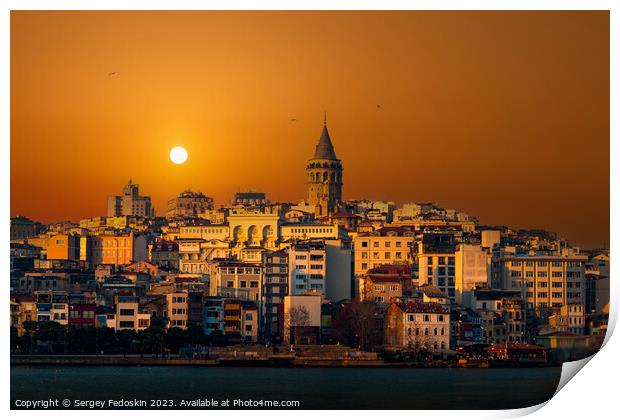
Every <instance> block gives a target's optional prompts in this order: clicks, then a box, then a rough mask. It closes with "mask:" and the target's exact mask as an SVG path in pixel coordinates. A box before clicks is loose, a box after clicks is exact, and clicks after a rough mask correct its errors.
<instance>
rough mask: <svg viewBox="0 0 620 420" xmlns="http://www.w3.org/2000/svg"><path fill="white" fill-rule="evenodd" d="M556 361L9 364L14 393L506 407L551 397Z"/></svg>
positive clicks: (307, 404)
mask: <svg viewBox="0 0 620 420" xmlns="http://www.w3.org/2000/svg"><path fill="white" fill-rule="evenodd" d="M560 373H561V368H522V369H403V368H400V369H399V368H393V369H392V368H380V369H372V368H246V367H239V368H236V367H167V366H152V367H108V366H103V367H95V366H85V367H73V366H61V367H56V366H49V367H48V366H46V367H42V366H11V405H12V406H13V407H14V404H15V400H17V399H21V400H37V399H47V398H58V399H60V400H62V399H65V398H68V399H71V400H73V399H82V400H89V399H92V400H107V399H134V398H137V399H144V400H149V399H173V400H176V401H177V402H178V401H180V400H181V399H185V400H192V399H203V398H214V399H217V400H223V399H227V398H228V399H231V400H232V399H235V398H240V399H243V400H247V399H252V400H258V399H264V400H298V401H300V406H299V408H301V409H502V408H503V409H507V408H520V407H526V406H531V405H535V404H539V403H542V402H544V401H546V400H548V399H550V398H551V397H552V396H553V394H554V392H555V389H556V387H557V385H558V382H559V380H560Z"/></svg>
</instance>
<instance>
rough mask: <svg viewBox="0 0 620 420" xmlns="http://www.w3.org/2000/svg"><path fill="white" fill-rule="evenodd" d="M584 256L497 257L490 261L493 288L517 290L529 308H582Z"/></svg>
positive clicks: (583, 301)
mask: <svg viewBox="0 0 620 420" xmlns="http://www.w3.org/2000/svg"><path fill="white" fill-rule="evenodd" d="M587 260H588V257H587V256H585V255H579V254H569V253H566V254H564V255H545V254H528V255H514V254H513V255H510V254H508V255H506V254H504V255H501V254H500V255H499V256H497V257H495V258H494V259H493V262H492V284H493V287H494V288H500V289H504V290H518V291H520V292H521V295H522V297H523V299H524V301H525V302H526V304H527V307H528V308H529V309H536V310H540V309H541V308H561V307H562V306H565V305H568V304H582V305H585V298H586V275H585V264H586V262H587Z"/></svg>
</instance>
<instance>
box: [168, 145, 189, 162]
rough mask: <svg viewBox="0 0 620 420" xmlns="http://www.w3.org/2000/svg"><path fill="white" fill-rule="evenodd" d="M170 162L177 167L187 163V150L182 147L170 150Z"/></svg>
mask: <svg viewBox="0 0 620 420" xmlns="http://www.w3.org/2000/svg"><path fill="white" fill-rule="evenodd" d="M170 160H171V161H172V162H173V163H176V164H177V165H181V164H183V163H185V161H186V160H187V150H185V148H184V147H181V146H177V147H174V148H172V150H170Z"/></svg>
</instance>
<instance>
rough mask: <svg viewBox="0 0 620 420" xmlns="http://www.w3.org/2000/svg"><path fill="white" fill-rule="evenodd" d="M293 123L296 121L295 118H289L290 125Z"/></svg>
mask: <svg viewBox="0 0 620 420" xmlns="http://www.w3.org/2000/svg"><path fill="white" fill-rule="evenodd" d="M295 121H297V118H291V119H290V120H289V122H292V123H294V122H295Z"/></svg>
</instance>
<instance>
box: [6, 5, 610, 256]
mask: <svg viewBox="0 0 620 420" xmlns="http://www.w3.org/2000/svg"><path fill="white" fill-rule="evenodd" d="M12 19H13V22H12V25H11V33H12V37H11V73H12V80H11V109H12V112H11V127H12V134H11V215H16V214H23V215H26V216H28V217H31V218H33V219H36V220H40V221H42V222H51V221H60V220H67V219H69V220H78V219H80V218H85V217H91V216H97V215H103V214H105V199H106V197H107V196H108V195H112V194H114V193H116V192H117V191H118V190H119V189H120V188H121V187H122V185H124V184H125V183H126V181H127V179H128V178H132V179H133V180H134V181H136V182H137V183H138V184H140V186H141V190H142V192H143V194H146V195H150V196H152V197H153V204H154V207H155V209H156V212H157V213H158V214H163V212H164V211H165V205H166V202H167V200H169V199H171V198H173V197H175V196H177V195H178V194H179V193H180V192H181V191H183V190H184V189H186V188H190V189H192V190H200V191H202V192H203V193H205V194H206V195H208V196H211V197H214V198H215V200H216V203H218V204H221V203H225V202H229V201H230V199H231V197H232V195H233V194H234V192H236V191H238V190H247V189H254V190H260V191H264V192H265V193H266V194H267V196H268V198H270V199H271V200H272V201H288V202H299V201H301V200H303V198H304V189H305V183H304V172H303V167H304V166H305V164H306V163H307V160H308V159H309V158H310V157H311V155H312V151H313V148H314V145H315V142H316V139H317V138H318V135H319V128H320V121H321V119H322V113H323V111H324V110H327V112H328V123H329V126H330V132H331V135H332V139H333V141H334V145H335V148H336V152H337V154H338V157H339V158H340V159H342V161H343V162H344V167H345V169H344V187H343V198H344V199H345V200H351V199H362V198H369V199H380V200H386V201H395V202H396V203H398V204H402V203H406V202H427V201H430V202H436V203H438V204H439V205H441V206H443V207H448V208H454V209H457V210H462V211H465V212H467V213H468V214H472V215H475V216H477V217H479V219H480V222H481V223H483V224H488V225H506V226H510V227H513V228H541V229H546V230H549V231H552V232H557V233H558V234H559V235H560V236H562V237H565V238H567V239H568V240H569V241H571V242H572V243H574V244H576V245H580V246H582V247H590V248H593V247H602V246H605V245H606V244H608V241H609V57H608V47H609V22H608V13H605V12H587V13H586V12H580V13H570V12H549V13H546V12H537V13H536V14H528V13H527V12H514V13H512V12H511V13H499V12H484V13H483V12H470V13H433V12H416V13H401V12H399V13H389V12H372V13H371V12H367V13H364V12H315V13H310V12H308V13H292V12H291V13H283V12H272V13H269V12H258V13H255V12H253V13H252V14H247V13H243V12H235V13H232V12H209V13H194V12H191V13H183V12H174V13H167V12H160V13H157V12H148V13H146V12H142V13H141V12H104V13H97V14H89V13H88V12H55V13H54V14H50V13H45V12H14V13H13V15H12ZM111 22H114V24H111ZM267 22H269V23H271V25H266V23H267ZM318 22H321V23H322V24H324V25H325V26H326V29H325V31H323V32H322V33H321V34H317V33H316V32H315V31H314V30H313V29H314V28H316V27H317V26H316V25H317V23H318ZM371 22H372V27H373V30H372V31H369V30H368V27H369V24H370V23H371ZM59 25H61V26H63V27H69V28H72V31H73V32H72V34H73V35H72V36H71V37H65V36H64V34H63V33H59V32H57V31H55V29H54V28H56V27H59ZM239 27H244V28H245V30H244V31H235V28H239ZM524 27H527V28H528V30H527V31H525V30H524V29H523V28H524ZM548 28H553V30H549V29H548ZM77 34H79V36H75V35H77ZM284 35H286V36H284ZM214 37H215V38H214ZM212 39H217V40H218V42H210V41H211V40H212ZM274 41H278V42H274ZM120 44H122V45H123V47H122V48H121V47H119V45H120ZM92 48H97V51H98V54H97V55H95V56H94V55H92V54H91V52H92ZM300 51H303V52H304V53H303V54H302V53H300ZM199 53H200V54H199ZM317 66H319V67H320V66H326V67H325V68H326V69H327V70H324V71H317V70H316V68H317ZM353 75H354V76H355V77H352V76H353ZM154 87H155V88H154ZM293 120H295V121H293ZM43 139H45V140H43ZM175 145H182V146H184V147H185V148H186V149H187V150H188V152H189V159H188V161H187V162H186V163H185V164H184V165H180V166H175V165H174V164H172V163H171V162H169V160H168V151H169V150H170V148H172V147H173V146H175ZM291 145H292V146H291ZM386 145H390V147H386ZM586 145H587V147H586ZM257 146H258V147H257ZM377 146H381V149H380V151H379V150H378V149H377ZM33 150H34V151H35V153H33V152H32V151H33ZM532 150H534V151H535V153H532ZM99 159H101V160H102V162H99ZM76 197H79V200H76V199H75V198H76ZM584 220H595V221H596V222H595V223H594V224H591V223H584Z"/></svg>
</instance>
